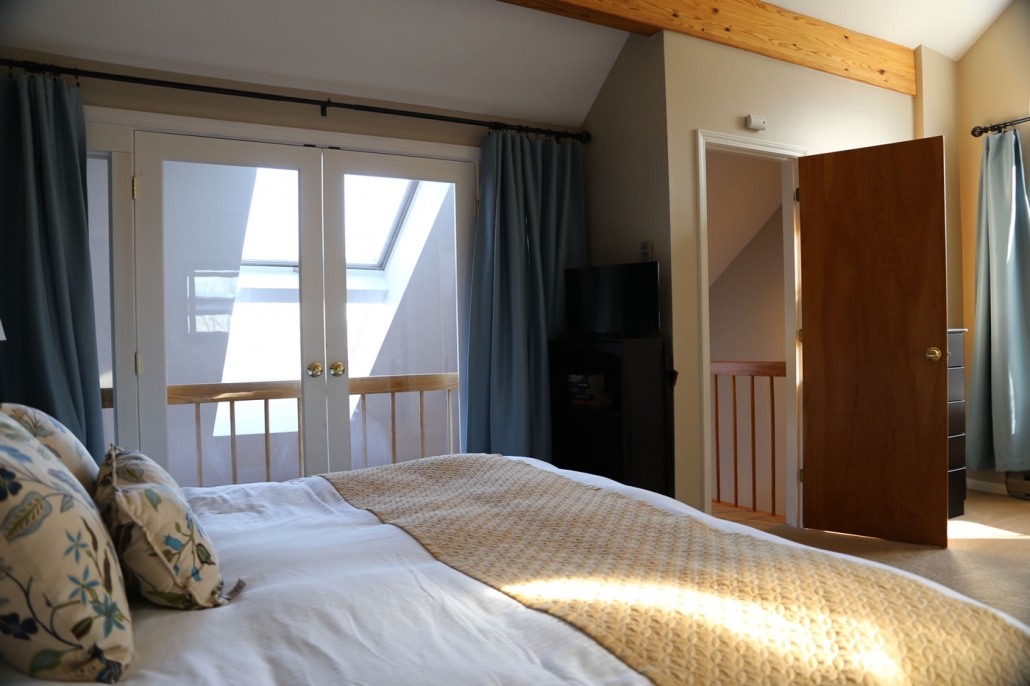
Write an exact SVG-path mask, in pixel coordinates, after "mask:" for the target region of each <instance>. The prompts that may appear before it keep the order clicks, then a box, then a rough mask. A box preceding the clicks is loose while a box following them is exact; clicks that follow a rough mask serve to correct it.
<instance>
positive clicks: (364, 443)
mask: <svg viewBox="0 0 1030 686" xmlns="http://www.w3.org/2000/svg"><path fill="white" fill-rule="evenodd" d="M367 416H368V404H367V403H366V402H365V394H364V393H362V394H361V466H362V467H368V422H367V420H366V417H367Z"/></svg>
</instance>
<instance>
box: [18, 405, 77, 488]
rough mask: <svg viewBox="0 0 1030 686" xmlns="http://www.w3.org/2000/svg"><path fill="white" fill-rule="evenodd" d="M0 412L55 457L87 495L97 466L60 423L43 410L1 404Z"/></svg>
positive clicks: (73, 436) (73, 435)
mask: <svg viewBox="0 0 1030 686" xmlns="http://www.w3.org/2000/svg"><path fill="white" fill-rule="evenodd" d="M0 412H2V413H3V414H6V415H7V416H8V417H12V418H14V419H15V420H17V421H18V423H19V424H21V425H22V426H23V427H25V430H26V431H28V432H29V433H30V434H32V435H33V436H34V437H35V438H36V440H37V441H39V442H40V443H42V444H43V447H44V448H46V449H47V450H49V451H50V452H51V453H53V454H54V455H56V456H57V459H59V460H60V461H61V462H63V463H64V466H65V467H67V468H68V469H69V470H70V471H71V473H72V474H74V475H75V478H76V479H78V480H79V483H81V484H82V486H83V488H85V489H86V490H87V491H88V492H89V493H92V492H93V488H94V486H95V485H96V481H97V463H96V460H94V459H93V456H92V455H90V454H89V451H87V450H86V446H84V445H82V442H81V441H79V439H78V438H76V437H75V434H73V433H72V432H71V431H69V430H68V429H67V428H65V426H64V425H63V424H61V422H59V421H57V420H56V419H54V418H53V417H51V416H50V415H48V414H47V413H46V412H43V411H42V410H35V409H33V408H31V407H26V406H25V405H16V404H15V403H4V404H2V405H0Z"/></svg>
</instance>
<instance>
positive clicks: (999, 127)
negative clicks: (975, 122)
mask: <svg viewBox="0 0 1030 686" xmlns="http://www.w3.org/2000/svg"><path fill="white" fill-rule="evenodd" d="M1027 121H1030V117H1023V118H1022V119H1013V120H1012V121H1006V122H1002V123H1001V124H991V125H989V126H975V127H973V130H972V132H971V133H972V134H973V138H979V137H980V136H982V135H984V134H985V133H1002V132H1003V131H1004V130H1005V129H1007V128H1008V127H1010V126H1015V125H1016V124H1022V123H1023V122H1027Z"/></svg>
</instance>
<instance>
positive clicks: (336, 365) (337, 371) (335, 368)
mask: <svg viewBox="0 0 1030 686" xmlns="http://www.w3.org/2000/svg"><path fill="white" fill-rule="evenodd" d="M345 371H347V368H346V367H344V366H343V362H333V363H332V364H331V365H329V373H330V374H332V375H333V376H343V373H344V372H345Z"/></svg>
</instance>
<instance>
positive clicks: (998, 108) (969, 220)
mask: <svg viewBox="0 0 1030 686" xmlns="http://www.w3.org/2000/svg"><path fill="white" fill-rule="evenodd" d="M958 96H959V97H958V130H959V164H960V166H961V169H960V172H959V178H960V192H961V197H962V203H961V205H962V207H961V213H962V273H963V280H962V286H963V288H962V296H963V301H962V302H963V321H964V326H965V327H966V328H968V329H969V333H967V334H966V357H965V359H966V382H967V384H966V388H967V389H968V387H969V386H968V381H969V374H970V372H971V370H972V368H971V363H972V360H973V335H974V331H973V329H974V325H975V323H976V322H975V296H976V220H977V207H978V202H977V199H978V193H979V187H980V161H981V156H982V152H983V138H973V137H972V136H971V135H970V134H969V131H970V130H971V129H972V128H973V127H974V126H984V125H987V124H996V123H998V122H1002V121H1009V120H1011V119H1019V118H1022V117H1026V116H1028V115H1030V0H1014V1H1013V3H1012V4H1011V5H1009V7H1008V9H1006V10H1005V11H1004V12H1003V13H1002V14H1001V16H1000V17H998V19H997V20H996V21H995V22H994V24H992V25H991V26H990V28H988V29H987V31H985V32H984V34H983V35H982V36H980V38H979V40H977V41H976V43H975V44H974V45H973V47H971V48H970V49H969V51H968V52H966V54H965V55H964V56H963V57H962V59H961V60H959V63H958ZM1017 130H1018V131H1019V135H1020V136H1021V137H1022V143H1023V165H1024V169H1030V123H1028V124H1021V125H1020V126H1019V127H1017ZM968 476H969V478H970V479H972V480H978V481H990V482H994V483H998V484H1000V483H1004V480H1005V475H1004V474H1003V473H1001V472H993V471H976V472H973V471H971V472H970V473H969V475H968Z"/></svg>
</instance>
